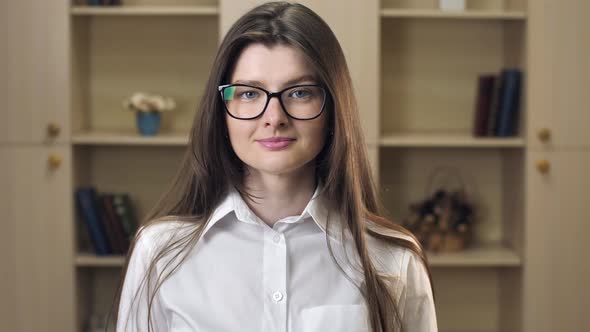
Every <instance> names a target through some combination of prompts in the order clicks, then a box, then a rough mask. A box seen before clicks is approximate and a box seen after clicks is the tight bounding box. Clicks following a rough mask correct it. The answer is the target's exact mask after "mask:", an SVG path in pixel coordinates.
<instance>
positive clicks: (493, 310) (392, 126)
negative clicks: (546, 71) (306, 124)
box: [377, 0, 528, 331]
mask: <svg viewBox="0 0 590 332" xmlns="http://www.w3.org/2000/svg"><path fill="white" fill-rule="evenodd" d="M379 19H380V27H379V35H380V39H379V45H378V46H377V49H378V56H379V64H380V71H379V72H380V83H379V100H380V106H379V116H378V118H379V124H378V132H379V133H380V136H379V138H378V160H379V162H378V163H379V166H378V178H379V183H380V190H381V193H382V198H383V201H384V205H385V207H386V209H387V210H388V211H389V212H390V215H391V216H392V217H393V218H394V219H397V220H400V219H401V218H403V217H405V216H407V215H408V212H409V209H408V206H409V204H410V203H413V202H416V201H418V200H421V199H423V198H425V197H426V195H427V194H432V193H426V192H425V191H426V189H427V188H426V187H427V185H428V184H427V179H428V176H429V175H430V173H431V172H432V171H433V170H434V169H435V168H436V167H437V166H451V167H454V168H456V169H458V170H459V172H460V175H461V177H462V178H463V181H464V182H465V184H466V189H467V192H468V193H469V194H470V196H471V199H472V200H473V201H474V204H475V206H476V211H477V212H476V213H477V214H478V215H477V217H476V222H475V225H474V226H473V227H474V232H475V234H474V244H473V245H472V246H470V247H469V248H467V249H466V250H464V251H462V252H458V253H442V254H433V253H430V254H429V259H430V262H431V267H432V273H433V278H434V282H435V291H436V294H437V310H438V311H437V314H438V323H439V329H440V331H505V330H510V329H511V328H512V327H513V326H516V325H517V324H518V319H519V318H518V317H519V316H520V311H518V310H520V309H518V306H517V305H516V303H518V299H519V297H520V296H521V295H522V293H521V290H520V287H521V281H520V280H521V279H520V278H522V273H523V269H522V265H523V252H522V250H521V248H522V246H523V233H522V228H523V227H524V216H523V215H524V205H523V204H520V203H521V202H523V201H524V185H525V183H524V180H523V178H522V177H521V175H522V174H523V172H524V167H525V152H526V149H527V142H526V139H525V137H526V133H525V129H526V115H527V114H526V113H527V106H526V103H524V100H526V96H525V95H524V91H525V86H526V79H525V80H524V84H523V90H522V91H523V95H522V96H521V109H520V110H521V116H520V123H519V130H518V135H517V136H515V137H507V138H504V137H502V138H500V137H485V138H479V137H478V138H476V137H474V136H473V135H472V127H473V117H474V107H475V99H476V92H477V76H478V75H479V74H484V73H499V71H500V70H501V69H502V68H504V67H516V68H519V69H521V70H523V72H524V73H525V76H526V73H527V68H526V65H527V64H526V54H527V52H526V45H527V44H526V31H527V30H526V27H527V21H528V20H527V6H526V2H524V1H510V0H509V1H484V0H482V1H467V9H466V10H465V11H463V12H452V11H441V10H439V9H437V1H421V0H418V1H404V0H383V1H381V7H380V8H379ZM506 308H511V309H510V310H515V311H513V312H512V313H511V314H509V313H507V311H508V310H507V309H506ZM511 315H512V316H511Z"/></svg>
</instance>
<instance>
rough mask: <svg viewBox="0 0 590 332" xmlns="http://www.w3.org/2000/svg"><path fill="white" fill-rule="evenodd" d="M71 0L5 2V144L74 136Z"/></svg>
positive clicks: (1, 118)
mask: <svg viewBox="0 0 590 332" xmlns="http://www.w3.org/2000/svg"><path fill="white" fill-rule="evenodd" d="M69 4H70V1H69V0H56V1H44V0H21V1H2V5H1V9H0V22H2V28H1V29H0V30H1V31H2V32H1V33H0V45H2V51H1V52H0V66H1V67H0V100H2V107H0V143H7V142H14V143H32V142H35V143H40V142H45V141H58V142H66V141H67V140H68V133H69V118H68V107H69V103H70V98H69V90H70V86H69V84H70V80H69V48H68V45H69V32H68V31H69ZM52 124H53V125H54V126H52V128H59V129H58V130H59V134H58V135H57V136H52V135H50V134H49V133H48V127H49V126H50V125H52ZM52 132H55V131H54V129H52Z"/></svg>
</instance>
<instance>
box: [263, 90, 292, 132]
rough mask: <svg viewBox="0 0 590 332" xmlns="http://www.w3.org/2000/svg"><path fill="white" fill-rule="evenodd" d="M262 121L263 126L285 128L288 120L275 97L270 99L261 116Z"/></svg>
mask: <svg viewBox="0 0 590 332" xmlns="http://www.w3.org/2000/svg"><path fill="white" fill-rule="evenodd" d="M262 120H263V121H264V125H265V126H273V127H285V126H286V125H287V122H288V121H289V118H288V117H287V114H286V113H285V111H284V110H283V107H282V106H281V103H280V102H279V98H278V97H277V96H275V97H272V98H270V100H269V101H268V105H267V106H266V110H265V111H264V114H263V115H262Z"/></svg>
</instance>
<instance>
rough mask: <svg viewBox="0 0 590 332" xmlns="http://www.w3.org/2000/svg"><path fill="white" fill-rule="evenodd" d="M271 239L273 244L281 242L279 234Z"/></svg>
mask: <svg viewBox="0 0 590 332" xmlns="http://www.w3.org/2000/svg"><path fill="white" fill-rule="evenodd" d="M272 239H273V241H275V243H279V242H281V236H280V235H279V234H277V235H275V236H274V237H273V238H272Z"/></svg>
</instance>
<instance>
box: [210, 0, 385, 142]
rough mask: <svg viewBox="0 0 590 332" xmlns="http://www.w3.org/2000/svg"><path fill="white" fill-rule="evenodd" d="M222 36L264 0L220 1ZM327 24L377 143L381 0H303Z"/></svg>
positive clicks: (367, 134) (365, 126) (365, 124)
mask: <svg viewBox="0 0 590 332" xmlns="http://www.w3.org/2000/svg"><path fill="white" fill-rule="evenodd" d="M219 2H220V17H221V18H220V24H221V26H220V34H219V36H220V38H223V37H224V36H225V34H226V33H227V31H228V30H229V28H230V27H231V25H232V24H234V22H235V21H236V20H237V19H238V18H240V16H242V15H243V14H245V13H246V12H247V11H248V10H249V9H251V8H253V7H255V6H256V5H258V4H261V3H264V2H267V1H263V0H219ZM298 2H299V3H302V4H304V5H305V6H308V7H309V8H311V9H312V10H313V11H315V12H316V13H317V14H318V15H320V16H321V17H322V19H324V20H325V21H326V23H328V25H329V26H330V28H331V29H332V31H334V34H335V35H336V37H337V38H338V41H339V42H340V45H341V47H342V49H343V52H344V56H345V57H346V62H347V64H348V68H349V70H350V75H351V77H352V80H353V85H354V89H355V94H356V97H357V101H358V106H359V111H360V117H361V119H360V121H361V125H362V126H363V131H364V133H365V137H366V140H367V143H369V144H376V143H378V141H377V140H378V135H379V127H378V122H377V121H378V107H379V106H378V101H379V89H378V83H379V82H378V80H379V75H378V70H379V68H378V66H379V57H378V50H379V45H378V38H379V22H380V20H379V17H380V16H379V1H377V0H369V1H356V0H347V1H342V0H301V1H298Z"/></svg>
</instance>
